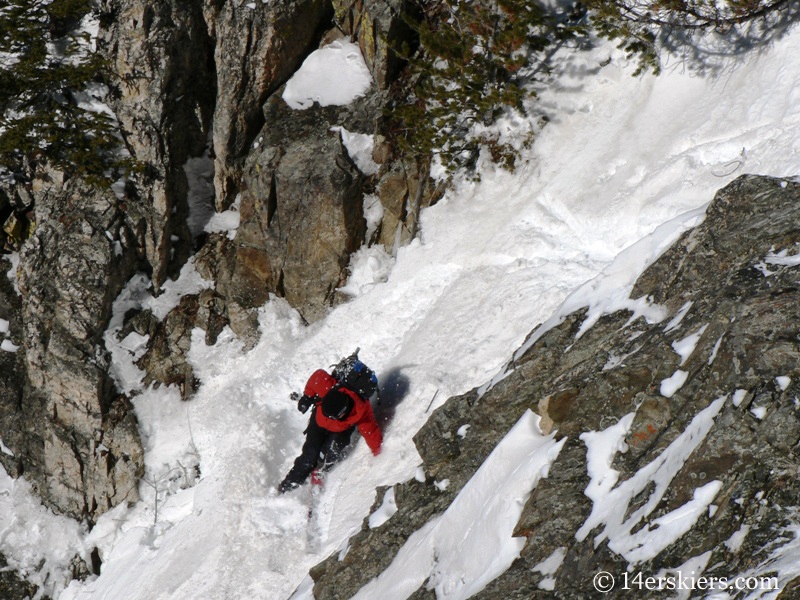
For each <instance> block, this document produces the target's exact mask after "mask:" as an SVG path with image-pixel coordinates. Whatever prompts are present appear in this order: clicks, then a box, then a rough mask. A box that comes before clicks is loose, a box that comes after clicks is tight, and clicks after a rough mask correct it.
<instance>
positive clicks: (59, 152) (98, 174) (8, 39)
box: [0, 0, 128, 183]
mask: <svg viewBox="0 0 800 600" xmlns="http://www.w3.org/2000/svg"><path fill="white" fill-rule="evenodd" d="M91 10H92V2H91V0H4V1H3V0H0V175H4V176H5V177H6V178H9V177H10V178H13V179H15V180H18V181H20V180H21V181H26V180H29V179H30V178H31V176H32V173H33V171H34V170H35V168H36V167H37V166H38V165H40V164H44V163H49V164H51V165H53V166H55V167H57V168H58V169H60V170H62V171H64V172H65V173H67V174H80V175H83V176H84V177H85V178H86V179H87V180H88V181H90V182H93V183H101V182H108V180H109V178H112V177H114V175H115V173H114V171H115V170H116V169H120V168H124V167H126V166H128V161H127V160H125V159H124V158H122V157H121V156H120V153H119V148H120V145H121V142H120V139H119V137H118V135H117V132H116V123H115V121H114V119H113V117H111V116H110V115H107V114H104V113H103V112H97V111H93V110H88V109H87V107H86V106H85V105H82V98H83V99H85V98H86V96H82V94H85V92H86V90H87V89H88V88H89V87H90V86H93V85H95V86H96V85H97V84H98V83H99V82H100V81H101V76H102V73H103V70H104V68H105V60H104V58H103V57H102V56H101V55H100V54H99V53H97V52H95V51H94V50H93V49H92V48H91V46H90V40H89V34H88V33H81V32H78V31H77V29H78V25H79V23H80V21H81V19H82V18H83V17H84V16H85V15H87V14H89V12H90V11H91Z"/></svg>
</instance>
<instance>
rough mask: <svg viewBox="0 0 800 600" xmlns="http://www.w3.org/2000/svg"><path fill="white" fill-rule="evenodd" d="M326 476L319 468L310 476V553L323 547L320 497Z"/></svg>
mask: <svg viewBox="0 0 800 600" xmlns="http://www.w3.org/2000/svg"><path fill="white" fill-rule="evenodd" d="M324 483H325V478H324V476H323V474H322V473H320V470H319V469H314V470H313V471H312V472H311V477H310V478H309V486H308V488H309V496H310V497H309V502H308V527H307V528H306V542H307V544H306V547H307V550H308V553H309V554H317V553H318V552H319V551H320V548H321V547H322V528H321V523H320V521H319V509H320V499H321V496H322V487H323V485H324Z"/></svg>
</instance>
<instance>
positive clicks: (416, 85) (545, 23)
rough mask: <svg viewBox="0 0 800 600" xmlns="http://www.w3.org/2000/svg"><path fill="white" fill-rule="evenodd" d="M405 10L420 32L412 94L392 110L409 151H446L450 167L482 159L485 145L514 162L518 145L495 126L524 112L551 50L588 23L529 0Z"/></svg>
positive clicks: (432, 0)
mask: <svg viewBox="0 0 800 600" xmlns="http://www.w3.org/2000/svg"><path fill="white" fill-rule="evenodd" d="M414 7H415V9H416V10H414V11H408V12H406V13H405V15H404V19H405V21H406V23H408V24H409V25H410V26H411V28H412V29H413V30H414V31H415V32H416V33H417V34H418V39H419V45H418V48H417V49H416V50H415V52H414V53H413V54H412V53H410V52H409V49H408V47H405V48H403V49H400V50H399V51H400V53H401V54H403V55H404V56H405V57H406V58H408V59H409V61H410V66H409V70H408V73H407V79H406V84H407V85H408V87H409V88H410V89H409V93H408V95H407V98H408V100H407V101H406V102H405V103H404V104H402V105H399V106H393V107H392V110H391V114H390V121H391V126H392V127H393V131H392V132H391V133H393V135H394V139H395V140H396V141H397V142H398V143H399V145H400V147H401V148H402V149H403V151H405V152H406V153H410V154H412V155H414V156H417V157H418V158H420V160H423V161H424V160H427V159H429V158H430V156H431V154H432V153H435V154H437V155H438V156H439V158H440V160H441V162H442V164H443V165H444V166H445V167H446V168H447V169H448V170H450V171H455V170H457V169H459V168H462V167H466V168H467V169H471V168H473V167H474V166H475V163H476V161H477V159H478V156H479V154H480V151H481V149H485V150H488V152H489V153H490V154H491V157H492V158H493V160H495V161H496V162H498V163H499V164H501V165H503V166H505V167H506V168H509V169H512V168H513V166H514V162H515V159H516V156H517V153H518V149H517V148H515V147H513V146H512V145H511V144H509V143H507V142H503V141H502V140H500V139H499V138H498V136H497V135H496V134H495V133H493V132H492V131H491V129H490V126H491V125H493V124H494V123H496V122H497V120H498V119H499V118H500V117H501V116H502V115H504V114H506V113H507V112H508V111H518V112H524V106H523V100H524V99H525V97H526V94H530V93H531V92H530V91H529V88H528V87H526V86H527V84H528V83H530V82H531V81H532V80H534V79H535V78H536V77H537V76H538V75H540V74H544V73H546V71H547V68H546V52H547V51H548V49H549V48H550V47H551V46H552V45H553V44H555V43H557V42H559V41H563V40H565V39H567V38H570V37H572V36H574V35H575V34H576V33H577V32H578V31H580V27H579V26H578V24H577V22H574V21H573V22H570V20H569V18H568V15H566V14H559V13H557V12H553V11H552V10H548V9H545V8H543V7H542V6H540V5H538V4H536V3H534V2H530V1H527V0H471V1H467V0H462V1H458V0H454V1H452V2H447V1H445V0H417V2H416V3H414Z"/></svg>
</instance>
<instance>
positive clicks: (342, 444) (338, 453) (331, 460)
mask: <svg viewBox="0 0 800 600" xmlns="http://www.w3.org/2000/svg"><path fill="white" fill-rule="evenodd" d="M353 431H355V427H351V428H350V429H347V430H345V431H340V432H337V433H329V434H328V436H327V437H326V438H325V440H324V442H323V443H322V447H321V448H320V457H321V459H322V463H321V465H320V471H322V472H325V471H328V470H330V469H331V467H333V465H334V464H336V463H337V462H339V461H340V460H342V459H343V458H344V456H345V450H346V449H347V446H349V445H350V437H351V436H352V435H353Z"/></svg>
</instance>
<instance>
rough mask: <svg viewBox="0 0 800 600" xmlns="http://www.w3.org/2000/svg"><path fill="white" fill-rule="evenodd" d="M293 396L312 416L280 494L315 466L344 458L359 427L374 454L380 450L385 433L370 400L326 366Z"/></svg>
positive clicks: (325, 467)
mask: <svg viewBox="0 0 800 600" xmlns="http://www.w3.org/2000/svg"><path fill="white" fill-rule="evenodd" d="M357 352H358V351H356V353H357ZM354 356H357V354H354ZM360 364H361V363H360ZM334 374H337V370H336V369H334ZM292 399H296V400H297V408H298V410H299V411H300V412H302V413H305V412H306V411H308V409H309V408H311V417H310V419H309V421H308V428H307V429H306V430H305V434H306V441H305V443H304V444H303V449H302V451H301V453H300V456H298V457H297V458H296V459H295V461H294V466H293V467H292V468H291V469H290V470H289V472H288V473H287V474H286V477H284V479H283V481H281V483H280V485H279V486H278V491H279V492H280V493H281V494H283V493H284V492H288V491H290V490H293V489H294V488H296V487H299V486H300V485H301V484H302V483H303V482H304V481H305V480H306V479H307V478H308V476H309V475H311V473H312V472H313V471H314V470H315V469H317V468H318V469H319V471H321V472H325V471H327V470H328V469H330V468H331V467H332V466H333V464H334V463H336V462H337V461H338V460H340V459H341V458H342V457H343V454H344V450H345V448H346V447H347V446H348V444H349V443H350V436H352V434H353V431H354V430H355V428H356V427H358V431H359V433H360V434H361V435H362V437H363V438H364V440H365V441H366V442H367V445H368V446H369V448H370V450H372V453H373V454H374V455H375V456H377V455H378V454H379V453H380V451H381V443H382V442H383V434H382V433H381V429H380V427H379V426H378V423H377V421H376V420H375V416H374V415H373V413H372V406H371V405H370V402H369V399H368V398H365V397H364V396H362V395H361V394H359V393H358V392H355V391H353V390H351V389H349V388H347V387H344V382H342V381H340V380H339V379H337V378H336V377H334V376H333V375H330V374H328V373H327V372H326V371H324V370H323V369H318V370H316V371H314V373H313V374H312V375H311V377H309V379H308V382H307V383H306V387H305V390H304V392H303V395H302V396H300V395H299V394H297V393H294V394H292Z"/></svg>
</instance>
